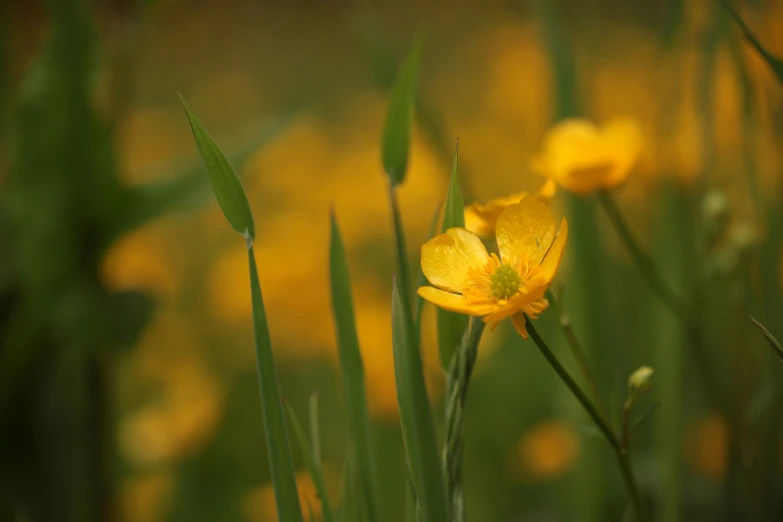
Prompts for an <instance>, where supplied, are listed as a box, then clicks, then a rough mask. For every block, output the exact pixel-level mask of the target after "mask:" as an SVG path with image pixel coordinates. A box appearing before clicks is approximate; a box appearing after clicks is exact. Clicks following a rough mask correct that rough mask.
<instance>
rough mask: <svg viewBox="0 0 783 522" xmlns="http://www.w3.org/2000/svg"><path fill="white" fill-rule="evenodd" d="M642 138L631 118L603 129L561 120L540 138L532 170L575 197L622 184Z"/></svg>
mask: <svg viewBox="0 0 783 522" xmlns="http://www.w3.org/2000/svg"><path fill="white" fill-rule="evenodd" d="M641 149H642V134H641V130H640V128H639V123H638V122H637V121H636V120H634V119H632V118H617V119H614V120H610V121H608V122H607V123H606V124H605V125H604V126H603V127H598V126H596V125H595V124H593V123H592V122H589V121H586V120H581V119H568V120H563V121H561V122H560V123H558V124H557V125H555V126H554V127H553V128H552V129H550V130H549V132H548V133H547V134H546V136H545V137H544V145H543V147H542V151H541V153H540V154H539V155H538V157H536V158H535V159H534V160H533V165H532V167H533V170H535V171H536V172H538V173H539V174H542V175H544V176H546V177H548V178H549V179H551V180H553V181H555V182H556V183H557V184H558V185H561V186H562V187H563V188H565V189H567V190H570V191H572V192H576V193H577V194H590V193H592V192H595V191H597V190H604V189H611V188H614V187H616V186H618V185H620V184H622V183H623V182H624V181H625V180H626V179H627V178H628V174H630V172H631V169H632V168H633V167H634V165H635V164H636V161H637V160H638V159H639V155H640V153H641Z"/></svg>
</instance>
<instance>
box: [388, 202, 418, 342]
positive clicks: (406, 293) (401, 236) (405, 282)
mask: <svg viewBox="0 0 783 522" xmlns="http://www.w3.org/2000/svg"><path fill="white" fill-rule="evenodd" d="M389 205H390V206H391V211H392V229H393V234H394V254H395V256H396V259H395V268H396V270H397V280H398V281H399V282H400V285H399V291H400V299H401V300H402V306H403V307H404V310H405V317H411V318H412V317H413V310H412V306H411V290H410V288H411V278H410V266H409V265H408V247H407V246H406V244H405V230H404V229H403V227H402V216H401V215H400V205H399V203H398V202H397V192H396V191H395V190H394V187H390V188H389ZM415 331H416V332H417V333H416V338H417V339H418V338H419V337H418V330H415Z"/></svg>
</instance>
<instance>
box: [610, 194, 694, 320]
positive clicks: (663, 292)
mask: <svg viewBox="0 0 783 522" xmlns="http://www.w3.org/2000/svg"><path fill="white" fill-rule="evenodd" d="M597 196H598V201H600V202H601V206H603V208H604V211H605V212H606V215H607V217H608V218H609V221H611V222H612V225H613V226H614V228H615V230H616V231H617V235H618V236H620V241H622V242H623V246H624V247H625V249H626V250H627V251H628V253H629V254H630V255H631V257H632V258H633V261H634V263H635V264H636V266H637V268H638V269H639V272H641V274H642V277H644V279H645V280H646V281H647V284H648V285H649V287H650V288H651V289H652V291H653V292H655V293H656V294H658V297H659V298H660V299H661V302H663V304H664V305H665V306H666V307H667V308H668V309H669V310H671V312H672V313H673V314H674V315H675V316H677V317H678V318H679V319H680V320H681V321H683V323H686V322H687V317H688V306H687V305H686V304H685V301H683V299H682V298H681V297H680V296H678V295H677V294H676V293H674V291H673V290H672V289H671V288H669V286H668V285H667V284H666V282H665V281H664V280H663V278H661V276H660V274H659V272H658V270H657V269H656V268H655V265H654V264H653V262H652V260H650V258H649V257H647V254H645V253H644V252H643V251H642V249H641V247H639V244H638V243H637V242H636V240H635V239H634V237H633V234H632V233H631V230H630V229H629V228H628V225H627V224H626V223H625V219H623V215H622V214H621V213H620V209H619V208H617V204H616V203H615V201H614V199H613V198H612V196H611V194H609V193H608V192H604V191H601V192H598V193H597Z"/></svg>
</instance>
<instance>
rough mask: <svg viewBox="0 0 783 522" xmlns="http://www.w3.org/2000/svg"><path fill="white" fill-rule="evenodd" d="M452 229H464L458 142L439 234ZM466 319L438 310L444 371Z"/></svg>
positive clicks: (463, 329)
mask: <svg viewBox="0 0 783 522" xmlns="http://www.w3.org/2000/svg"><path fill="white" fill-rule="evenodd" d="M454 227H461V228H464V227H465V204H464V202H463V201H462V188H461V185H460V182H459V141H458V142H457V145H456V147H455V150H454V162H453V163H452V167H451V181H449V189H448V192H447V193H446V202H445V203H444V206H443V226H442V227H441V232H445V231H446V230H448V229H450V228H454ZM468 319H469V317H468V316H467V315H464V314H457V313H454V312H448V311H446V310H442V309H440V308H438V349H439V352H440V362H441V365H442V366H443V368H444V369H448V367H449V365H450V364H451V356H452V354H453V353H454V351H455V350H456V349H457V347H458V346H459V344H460V343H461V342H462V335H463V334H464V333H465V329H466V328H467V327H468Z"/></svg>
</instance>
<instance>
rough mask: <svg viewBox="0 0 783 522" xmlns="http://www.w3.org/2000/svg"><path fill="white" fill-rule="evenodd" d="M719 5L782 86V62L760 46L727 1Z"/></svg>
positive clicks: (722, 0) (724, 0)
mask: <svg viewBox="0 0 783 522" xmlns="http://www.w3.org/2000/svg"><path fill="white" fill-rule="evenodd" d="M720 3H721V4H722V5H723V7H724V9H726V11H727V12H728V13H729V15H730V16H731V17H732V18H733V19H734V21H735V22H736V23H737V25H738V26H739V28H740V30H741V31H742V36H743V38H745V40H747V41H748V43H749V44H750V45H751V46H752V47H753V48H754V49H755V50H756V52H757V53H759V55H760V56H761V58H762V59H763V60H764V61H765V62H767V65H769V68H770V69H772V72H773V73H774V74H775V77H776V78H777V79H778V83H780V84H781V85H783V60H781V59H780V58H778V57H777V56H775V55H774V54H772V53H771V52H769V51H768V50H767V48H766V47H764V46H763V45H761V41H760V40H759V39H758V37H757V36H756V34H755V33H754V32H753V31H751V29H750V27H748V24H746V23H745V20H743V19H742V17H741V16H740V15H739V13H738V12H737V10H736V9H734V6H732V5H731V2H729V0H721V2H720Z"/></svg>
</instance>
